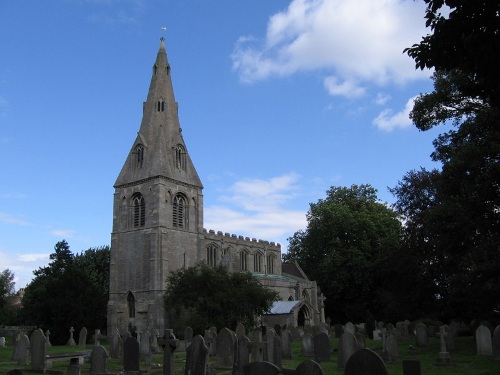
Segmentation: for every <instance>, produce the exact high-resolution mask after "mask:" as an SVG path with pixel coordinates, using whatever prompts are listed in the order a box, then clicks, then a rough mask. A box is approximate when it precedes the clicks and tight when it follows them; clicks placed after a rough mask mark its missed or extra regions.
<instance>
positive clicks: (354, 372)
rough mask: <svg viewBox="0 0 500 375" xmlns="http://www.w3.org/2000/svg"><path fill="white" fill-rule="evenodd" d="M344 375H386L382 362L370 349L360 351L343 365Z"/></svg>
mask: <svg viewBox="0 0 500 375" xmlns="http://www.w3.org/2000/svg"><path fill="white" fill-rule="evenodd" d="M344 374H345V375H388V373H387V369H386V368H385V365H384V361H383V360H382V358H380V357H379V355H378V354H377V353H375V352H374V351H371V350H370V349H360V350H358V351H357V352H356V353H354V354H353V355H352V356H351V357H350V358H349V360H348V361H347V363H346V365H345V370H344Z"/></svg>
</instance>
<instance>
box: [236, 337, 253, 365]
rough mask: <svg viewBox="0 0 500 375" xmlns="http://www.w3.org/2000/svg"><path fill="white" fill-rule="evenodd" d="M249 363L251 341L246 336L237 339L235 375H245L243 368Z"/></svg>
mask: <svg viewBox="0 0 500 375" xmlns="http://www.w3.org/2000/svg"><path fill="white" fill-rule="evenodd" d="M249 363H250V339H249V338H248V337H246V336H241V337H236V348H235V350H234V366H233V375H243V368H244V367H245V366H246V365H248V364H249Z"/></svg>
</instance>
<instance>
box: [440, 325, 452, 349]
mask: <svg viewBox="0 0 500 375" xmlns="http://www.w3.org/2000/svg"><path fill="white" fill-rule="evenodd" d="M441 327H443V331H442V332H441ZM441 327H439V334H440V335H443V336H444V343H445V345H446V351H447V352H449V353H451V352H452V351H454V350H455V333H454V331H453V330H452V329H451V327H450V326H448V325H446V324H444V325H442V326H441Z"/></svg>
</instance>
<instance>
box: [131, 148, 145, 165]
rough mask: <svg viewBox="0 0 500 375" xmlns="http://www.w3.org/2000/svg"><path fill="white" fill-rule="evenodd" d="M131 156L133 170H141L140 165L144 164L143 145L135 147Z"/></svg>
mask: <svg viewBox="0 0 500 375" xmlns="http://www.w3.org/2000/svg"><path fill="white" fill-rule="evenodd" d="M133 154H134V166H135V168H137V169H139V168H142V165H143V163H144V146H143V145H137V146H135V149H134V152H133Z"/></svg>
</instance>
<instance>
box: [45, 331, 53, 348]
mask: <svg viewBox="0 0 500 375" xmlns="http://www.w3.org/2000/svg"><path fill="white" fill-rule="evenodd" d="M45 344H46V345H47V346H52V344H51V343H50V331H49V330H46V331H45Z"/></svg>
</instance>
